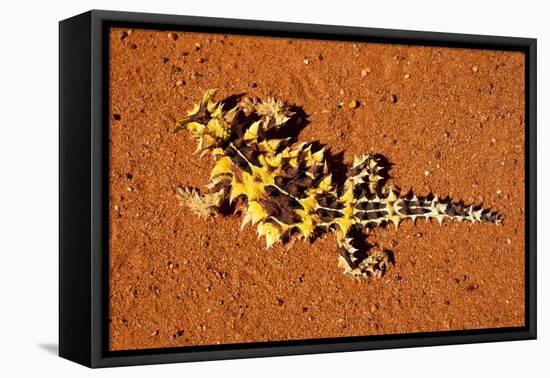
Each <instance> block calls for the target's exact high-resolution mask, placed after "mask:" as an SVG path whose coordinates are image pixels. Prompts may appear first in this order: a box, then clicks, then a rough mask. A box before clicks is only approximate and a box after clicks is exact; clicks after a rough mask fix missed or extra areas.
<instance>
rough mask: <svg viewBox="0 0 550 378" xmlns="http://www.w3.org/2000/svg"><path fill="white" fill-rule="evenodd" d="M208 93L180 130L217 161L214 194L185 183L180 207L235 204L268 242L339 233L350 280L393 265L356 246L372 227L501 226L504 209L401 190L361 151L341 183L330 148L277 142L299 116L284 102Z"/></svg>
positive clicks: (211, 209)
mask: <svg viewBox="0 0 550 378" xmlns="http://www.w3.org/2000/svg"><path fill="white" fill-rule="evenodd" d="M215 93H216V90H215V89H210V90H208V91H206V93H205V94H204V96H203V97H202V100H201V101H200V103H199V104H195V106H194V108H193V109H192V110H191V111H189V112H188V115H187V116H185V117H183V118H181V119H179V120H177V122H176V129H175V131H176V132H177V131H179V130H182V129H187V130H189V131H190V132H191V134H193V137H194V138H195V139H196V140H197V142H198V146H197V152H198V153H201V156H202V155H204V154H207V153H210V154H211V155H212V156H213V158H214V160H215V165H214V168H213V169H212V173H211V174H210V181H209V183H208V184H207V185H206V188H207V190H206V191H205V192H203V193H201V192H200V191H199V190H197V189H196V188H188V187H187V188H179V190H178V196H179V199H180V201H181V203H182V205H185V206H188V207H189V208H190V209H191V210H193V211H194V212H195V213H196V214H198V215H199V216H204V217H210V216H214V215H215V214H216V213H217V212H218V211H219V209H220V207H221V206H222V205H223V204H224V203H227V201H228V202H229V204H234V203H236V205H235V208H236V209H237V210H240V211H242V213H243V222H242V227H244V226H245V225H246V224H248V223H252V224H253V225H256V226H257V232H258V237H260V236H264V237H265V239H266V242H267V248H269V247H270V246H271V245H272V244H274V243H276V242H279V241H281V242H288V241H293V240H295V239H306V240H311V239H312V238H314V237H315V235H317V234H319V233H320V232H323V231H335V234H336V242H337V247H338V252H339V266H340V267H342V268H343V269H344V272H345V273H346V274H349V275H351V276H356V277H357V276H365V277H366V276H374V277H381V276H382V275H383V274H384V272H385V271H386V270H387V269H388V267H389V266H390V265H391V264H392V260H393V259H392V254H391V252H390V251H387V250H382V251H374V252H372V251H369V248H368V247H364V248H358V247H359V244H360V243H359V242H360V239H359V237H361V236H362V234H365V233H366V232H367V231H368V229H369V228H370V227H373V226H380V225H383V224H386V223H393V224H394V225H395V227H397V226H398V225H399V223H400V222H401V221H403V220H405V219H411V220H412V221H413V222H414V221H415V220H416V219H417V218H424V219H426V220H428V219H432V218H433V219H436V220H437V221H438V222H439V223H440V224H441V222H442V221H443V220H445V219H450V220H458V221H471V222H473V223H475V222H488V223H494V224H497V225H498V224H500V223H501V219H500V217H499V215H498V214H497V213H494V212H491V211H489V210H486V209H482V208H481V207H479V206H464V205H463V204H462V203H454V202H451V201H450V200H443V199H439V198H438V197H437V196H432V195H430V196H427V197H420V196H416V195H414V194H412V193H408V194H407V195H403V196H401V195H400V194H399V191H398V189H397V188H395V187H394V186H390V185H383V183H384V181H385V179H386V177H385V176H386V175H387V173H386V168H387V167H386V166H384V165H383V160H382V159H381V158H380V157H379V156H378V155H371V154H366V155H361V156H355V158H354V160H353V163H352V164H351V167H349V169H348V172H347V177H346V179H345V182H344V183H343V185H337V183H334V182H333V178H332V174H331V172H330V169H329V166H328V165H327V161H326V157H325V150H324V147H323V148H318V149H317V150H316V151H314V149H315V147H314V145H313V144H309V143H301V144H296V143H295V141H294V140H293V138H278V139H277V138H276V134H277V133H276V131H277V130H279V129H280V128H282V127H284V126H285V125H286V124H287V123H288V121H289V120H290V119H291V118H292V117H293V116H294V115H295V112H293V111H292V108H291V107H289V106H288V105H287V104H285V103H284V102H283V101H281V100H275V99H273V98H269V99H268V100H267V101H261V100H258V99H256V98H250V97H243V98H240V100H238V102H237V103H236V104H235V105H232V107H231V108H230V109H226V106H227V103H225V104H224V103H223V102H216V101H214V100H213V96H214V94H215Z"/></svg>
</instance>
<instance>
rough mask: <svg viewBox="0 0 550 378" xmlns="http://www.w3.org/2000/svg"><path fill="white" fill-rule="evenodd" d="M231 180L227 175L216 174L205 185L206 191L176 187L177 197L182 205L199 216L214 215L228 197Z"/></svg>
mask: <svg viewBox="0 0 550 378" xmlns="http://www.w3.org/2000/svg"><path fill="white" fill-rule="evenodd" d="M230 185H231V180H230V179H229V178H228V177H227V176H218V177H216V178H214V179H212V180H211V181H210V182H209V183H208V184H207V185H206V191H204V192H203V193H201V192H200V190H199V189H197V188H192V187H183V188H178V193H177V195H178V198H179V200H180V204H181V205H182V206H186V207H188V208H189V209H191V210H192V211H193V212H194V213H195V214H197V215H198V216H200V217H204V218H208V217H212V216H214V215H216V213H217V212H218V211H219V209H220V207H221V206H222V204H223V203H224V202H225V201H227V199H228V197H229V188H230Z"/></svg>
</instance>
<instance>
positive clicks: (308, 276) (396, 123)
mask: <svg viewBox="0 0 550 378" xmlns="http://www.w3.org/2000/svg"><path fill="white" fill-rule="evenodd" d="M172 37H173V36H170V37H169V36H168V33H167V32H155V31H146V30H134V31H133V32H132V33H130V34H125V32H123V31H122V30H120V29H115V30H113V31H112V34H111V42H110V43H111V67H110V69H111V99H110V100H111V110H112V113H113V117H112V122H111V132H110V142H111V150H110V152H111V177H110V182H111V191H110V199H111V224H110V230H111V235H110V256H111V261H110V266H111V270H110V272H111V275H110V285H111V289H110V305H111V308H110V347H111V349H112V350H127V349H140V348H159V347H173V346H189V345H204V344H217V343H241V342H255V341H268V340H294V339H306V338H324V337H338V336H356V335H376V334H395V333H398V334H399V333H410V332H423V331H445V330H458V329H479V328H494V327H513V326H522V325H523V324H524V311H525V309H524V245H525V239H524V237H525V235H524V225H525V219H524V195H525V193H524V63H525V59H524V56H523V54H521V53H516V52H502V51H488V50H470V49H451V48H438V47H411V46H403V45H384V44H362V43H350V42H333V41H312V40H287V39H275V38H257V37H243V36H222V35H214V34H196V33H182V32H180V33H177V38H176V39H174V38H172ZM214 87H215V88H220V92H219V98H224V97H226V96H228V95H231V94H235V93H249V94H252V95H256V96H259V97H263V98H265V97H266V96H268V95H273V96H275V97H278V98H281V99H284V100H286V101H288V102H290V103H293V104H296V105H299V106H302V107H303V109H304V110H305V112H306V113H307V114H308V115H309V121H310V123H309V124H308V125H307V127H305V129H304V130H303V131H302V132H301V134H300V136H299V140H300V141H313V140H318V141H320V142H321V143H323V144H326V145H327V146H328V147H330V151H331V152H332V153H333V154H338V153H343V156H344V161H345V162H350V161H351V160H352V159H353V155H354V154H361V153H365V152H377V153H381V154H383V155H384V156H386V157H387V158H388V159H389V160H390V161H391V162H392V163H393V164H394V166H393V167H392V169H391V171H390V174H391V176H392V179H391V180H390V182H392V183H394V184H396V185H398V186H399V187H400V188H401V189H402V191H407V190H408V189H410V188H414V190H415V192H416V193H417V194H421V195H426V194H428V193H429V192H430V191H432V192H433V193H436V194H439V195H441V196H446V195H450V196H451V197H452V198H454V199H455V200H464V201H465V202H467V203H468V202H474V203H477V204H480V203H483V204H485V206H487V207H491V208H493V209H495V210H497V211H498V212H499V213H500V214H502V217H503V219H504V225H503V226H502V227H496V226H494V225H487V224H482V225H480V224H474V225H472V224H466V223H445V224H444V225H443V226H442V227H439V226H438V225H437V224H436V223H425V222H424V221H421V222H418V223H417V225H416V226H414V225H413V224H411V223H404V224H402V225H401V226H400V227H399V229H398V230H397V231H396V230H395V229H394V227H393V226H391V227H389V226H388V227H386V228H377V229H374V230H372V232H371V233H370V235H369V241H371V242H373V243H376V244H378V245H379V247H382V248H388V249H390V250H392V251H393V252H394V256H395V266H393V267H392V268H391V269H390V270H389V272H388V273H387V274H386V275H385V276H384V277H383V278H382V279H379V280H376V279H368V280H354V279H351V278H349V277H347V276H345V275H343V274H342V271H341V270H340V269H339V268H338V267H337V252H336V248H335V240H334V236H333V235H332V234H328V235H327V236H326V237H325V238H322V239H320V240H316V241H315V242H314V243H312V244H309V243H305V242H301V243H295V244H294V245H293V246H292V247H290V248H288V247H287V246H283V245H276V246H275V247H273V248H272V249H270V250H269V251H266V250H265V243H264V241H263V240H260V241H258V240H257V238H256V234H255V230H254V229H253V228H252V227H247V228H245V229H244V230H243V231H240V222H241V219H240V218H239V217H238V216H226V217H223V216H219V217H216V218H215V219H211V220H204V219H199V218H198V217H196V216H195V215H194V214H192V213H191V212H190V211H189V210H188V209H186V208H181V207H179V205H178V201H177V199H176V195H175V192H176V189H177V187H178V186H185V185H191V186H198V187H200V186H201V185H203V184H204V183H206V182H207V180H208V177H209V170H210V169H211V167H212V165H213V163H212V160H211V159H209V158H203V159H201V160H199V159H198V157H197V156H196V155H193V151H194V148H195V145H194V142H193V141H192V139H191V138H190V136H189V135H188V134H186V133H185V132H182V133H179V134H177V135H175V134H173V132H172V130H173V127H174V122H175V119H176V117H178V116H181V115H183V114H184V113H185V111H187V110H188V109H189V108H190V107H191V106H192V103H193V102H195V101H197V99H199V98H200V96H201V95H202V93H203V92H204V90H206V89H207V88H214ZM392 95H394V96H395V99H396V102H392V101H391V96H392ZM351 100H358V101H359V102H360V106H359V107H358V108H357V109H354V110H351V109H349V108H348V107H347V106H346V105H347V104H348V103H349V102H350V101H351ZM340 102H342V103H343V104H344V106H343V107H341V108H339V107H338V106H337V104H338V103H340Z"/></svg>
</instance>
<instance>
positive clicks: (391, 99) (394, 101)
mask: <svg viewBox="0 0 550 378" xmlns="http://www.w3.org/2000/svg"><path fill="white" fill-rule="evenodd" d="M390 101H391V102H392V103H394V104H395V103H396V102H397V96H396V95H394V94H392V95H391V96H390Z"/></svg>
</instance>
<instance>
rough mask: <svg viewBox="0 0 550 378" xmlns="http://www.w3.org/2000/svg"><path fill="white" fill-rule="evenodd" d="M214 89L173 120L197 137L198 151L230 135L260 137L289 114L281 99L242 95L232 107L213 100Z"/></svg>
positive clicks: (219, 143) (217, 144) (216, 145)
mask: <svg viewBox="0 0 550 378" xmlns="http://www.w3.org/2000/svg"><path fill="white" fill-rule="evenodd" d="M216 92H217V89H208V90H207V91H206V92H205V93H204V95H203V96H202V100H201V102H200V103H198V104H195V106H194V107H193V109H192V110H191V111H189V112H188V113H187V116H185V117H183V118H181V119H178V120H177V121H176V128H175V130H174V132H178V131H180V130H182V129H187V130H189V131H190V132H191V133H192V134H193V136H194V138H195V139H196V140H197V142H198V145H197V152H201V153H204V152H206V151H213V150H214V149H216V148H219V147H222V148H223V147H224V145H225V144H226V143H227V142H229V141H230V140H231V139H232V138H235V139H239V138H244V140H245V141H251V140H255V141H257V140H262V139H264V138H265V136H266V133H267V132H268V131H269V130H271V129H278V128H280V127H282V126H283V125H285V124H286V123H287V121H288V120H289V119H290V118H291V117H292V115H293V114H294V112H292V111H291V110H290V109H289V107H288V106H287V105H286V104H284V103H283V102H282V101H280V100H275V99H273V98H269V99H268V100H267V101H259V100H257V99H255V98H250V97H244V98H242V99H241V100H240V101H239V102H238V103H237V104H236V105H235V106H234V107H232V108H231V109H224V105H225V104H224V103H223V102H218V101H214V100H213V97H214V95H215V94H216Z"/></svg>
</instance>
